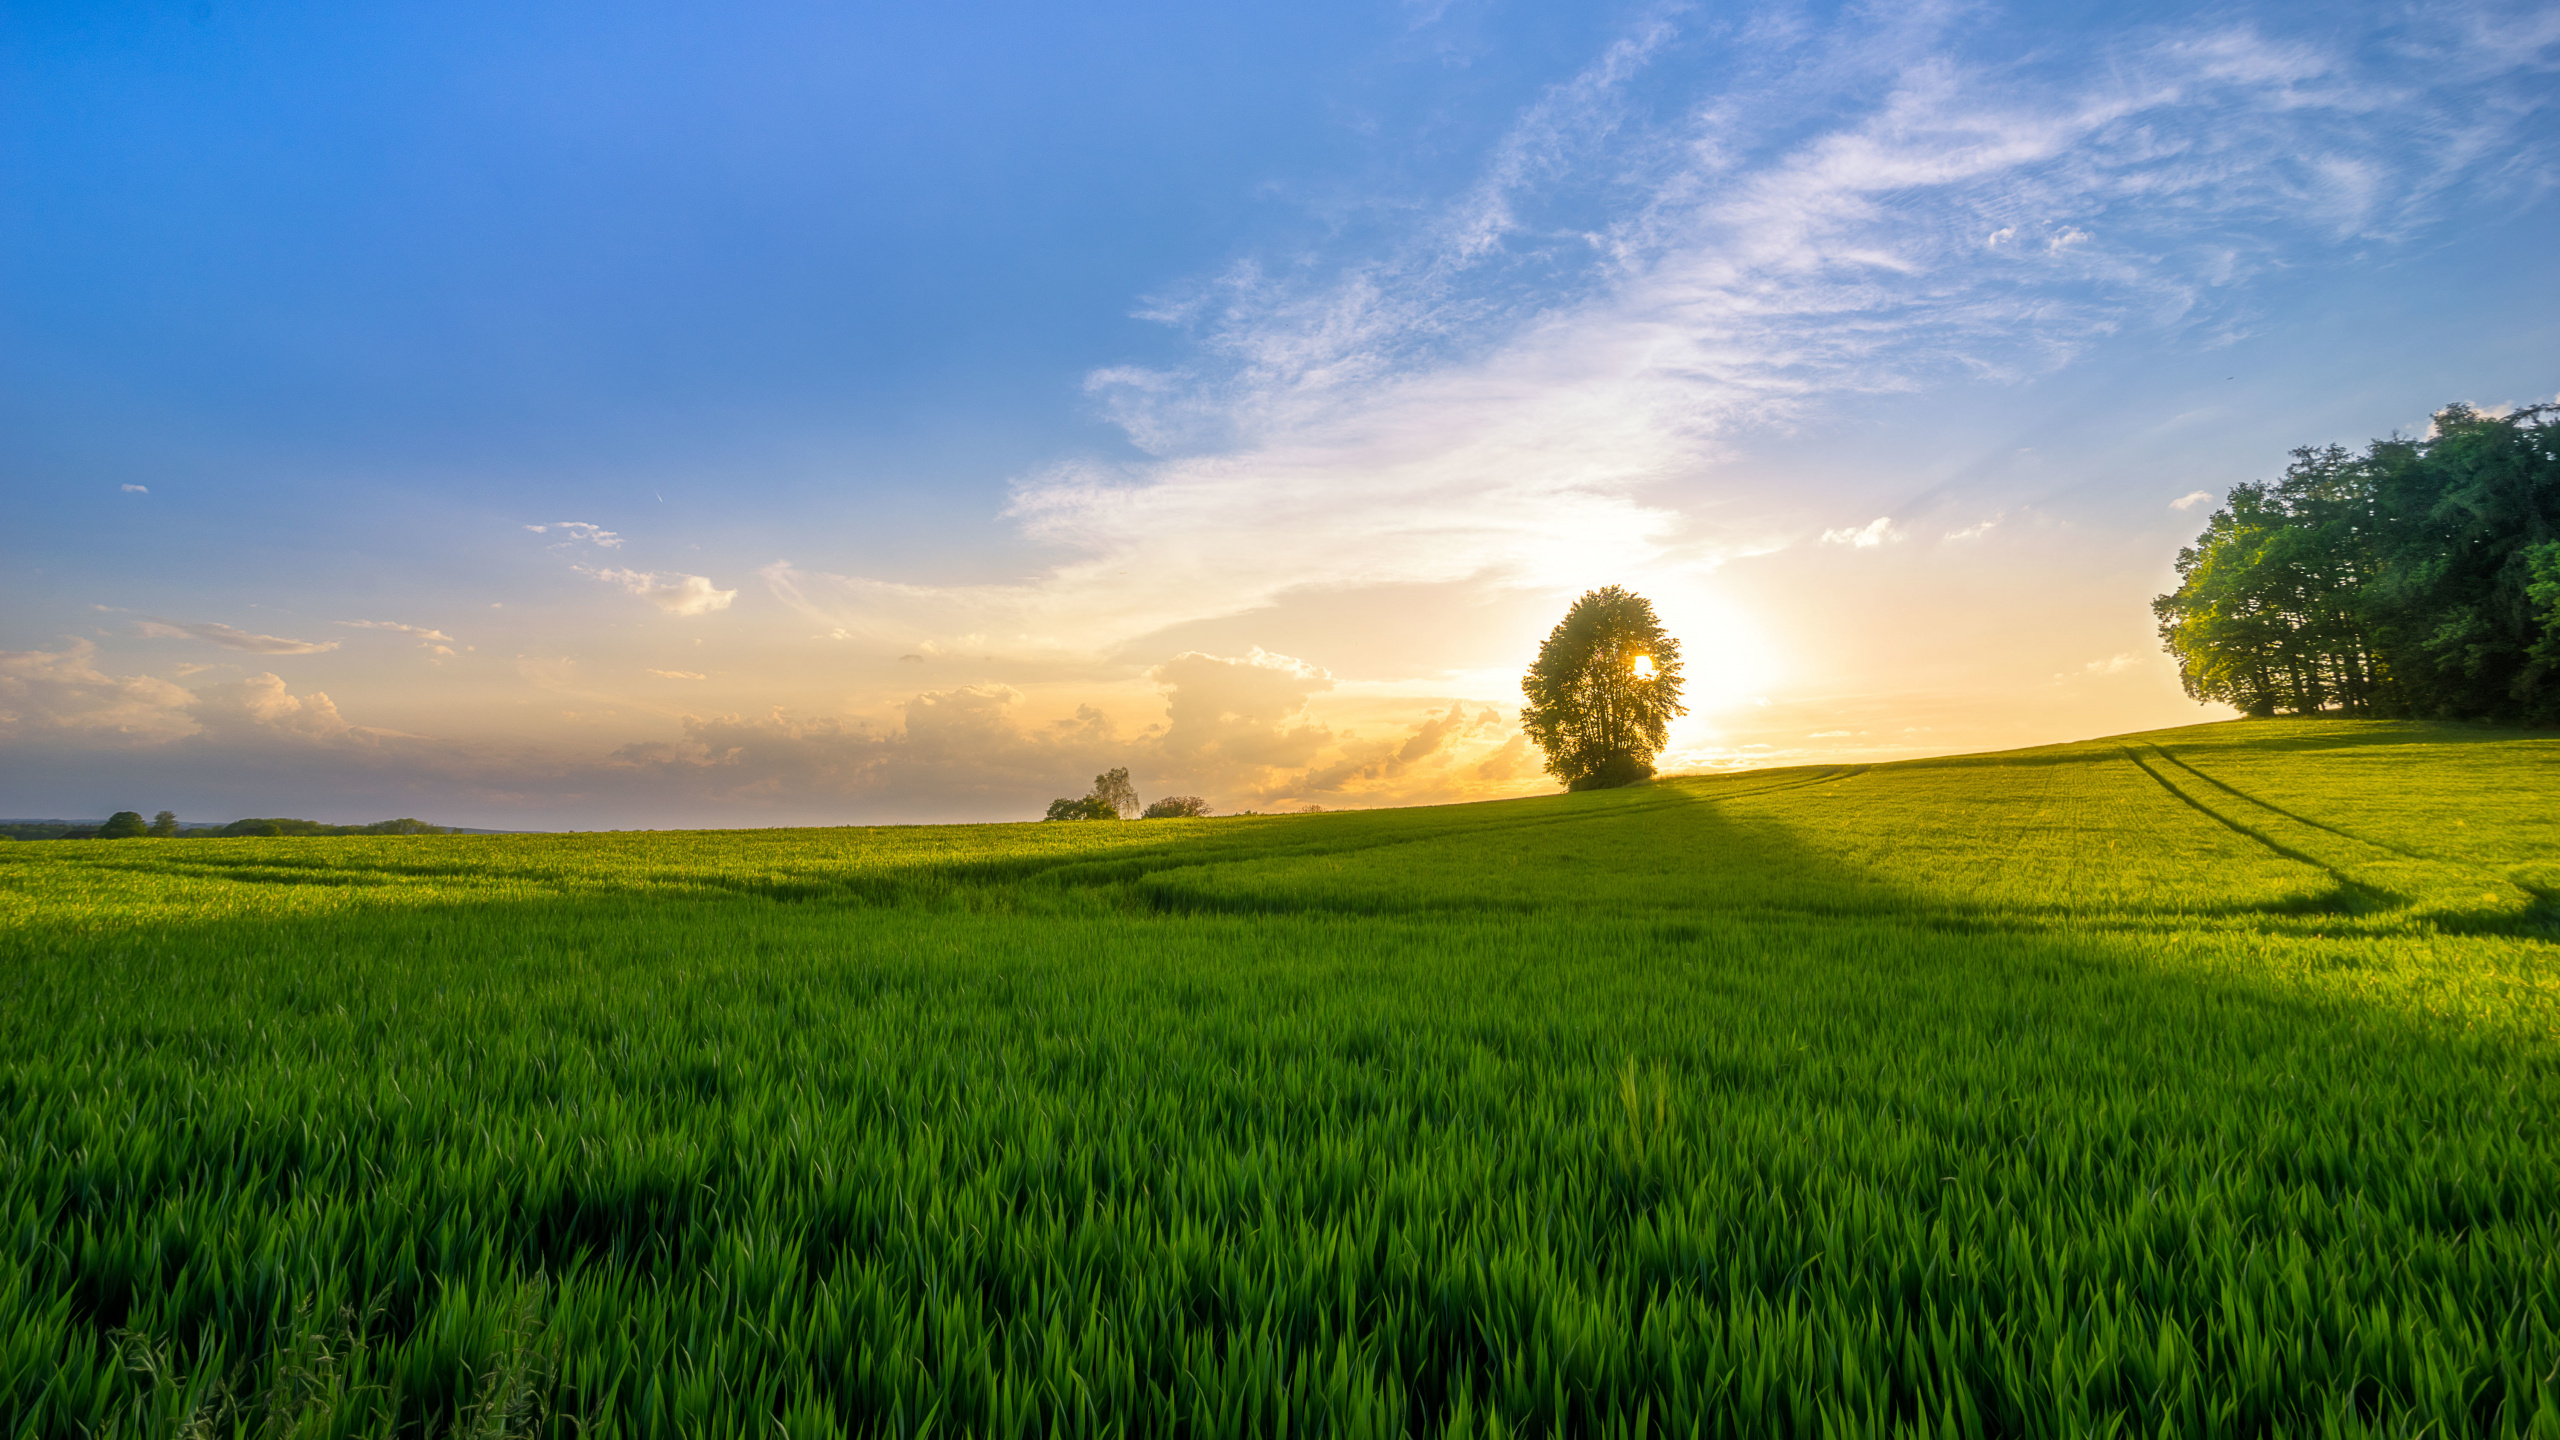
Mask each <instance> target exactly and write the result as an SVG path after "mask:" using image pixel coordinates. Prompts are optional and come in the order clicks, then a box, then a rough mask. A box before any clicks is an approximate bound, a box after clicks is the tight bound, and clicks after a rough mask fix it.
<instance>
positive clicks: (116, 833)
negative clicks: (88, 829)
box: [98, 810, 151, 840]
mask: <svg viewBox="0 0 2560 1440" xmlns="http://www.w3.org/2000/svg"><path fill="white" fill-rule="evenodd" d="M150 833H151V831H150V830H149V828H148V827H146V826H145V825H144V824H143V823H142V812H141V811H139V810H119V811H117V812H116V813H114V814H113V815H110V816H108V817H107V823H106V824H104V825H101V826H99V827H98V838H99V839H101V840H132V839H136V838H139V837H141V836H144V835H148V834H150Z"/></svg>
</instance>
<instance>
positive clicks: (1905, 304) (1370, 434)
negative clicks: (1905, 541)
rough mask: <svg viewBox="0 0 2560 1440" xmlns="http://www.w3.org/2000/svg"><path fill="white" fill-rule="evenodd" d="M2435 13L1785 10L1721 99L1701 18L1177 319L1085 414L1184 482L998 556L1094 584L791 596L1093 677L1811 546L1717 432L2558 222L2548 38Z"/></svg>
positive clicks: (1722, 77)
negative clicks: (1335, 596) (2111, 36)
mask: <svg viewBox="0 0 2560 1440" xmlns="http://www.w3.org/2000/svg"><path fill="white" fill-rule="evenodd" d="M2424 15H2425V17H2426V18H2425V19H2424V20H2423V21H2412V22H2411V23H2410V24H2409V25H2408V26H2406V27H2405V28H2401V29H2396V30H2395V31H2394V32H2393V34H2394V37H2395V38H2393V39H2392V40H2391V41H2390V42H2389V43H2384V44H2374V45H2364V46H2363V47H2362V48H2358V46H2357V45H2356V44H2354V43H2350V42H2349V41H2344V40H2338V39H2335V38H2333V37H2334V36H2335V35H2337V34H2338V33H2340V32H2337V31H2323V32H2321V33H2320V35H2319V36H2316V37H2310V38H2305V37H2300V36H2287V35H2280V34H2274V33H2270V32H2268V31H2266V30H2264V29H2262V28H2259V27H2256V26H2253V25H2251V24H2249V23H2247V22H2245V21H2238V22H2229V23H2225V24H2222V25H2220V26H2218V27H2210V28H2203V29H2198V28H2195V27H2187V28H2184V29H2180V30H2177V31H2175V32H2170V31H2166V30H2164V31H2159V32H2150V33H2131V34H2125V35H2122V36H2120V37H2119V38H2117V39H2116V40H2115V41H2114V43H2112V44H2107V45H2102V46H2099V47H2095V48H2094V49H2092V50H2090V51H2089V52H2087V53H2084V54H2076V55H2071V56H2055V55H2050V54H2042V53H2031V52H2020V51H2015V50H2013V51H2011V52H2009V53H2001V54H1995V53H1987V52H1986V51H1985V50H1984V48H1983V47H1982V46H1980V45H1978V44H1977V43H1975V37H1973V36H1972V35H1971V33H1970V32H1968V31H1966V30H1965V29H1964V28H1963V27H1964V20H1963V16H1962V15H1961V14H1958V13H1957V12H1952V11H1937V10H1925V11H1915V12H1911V13H1910V14H1909V15H1907V16H1906V17H1904V18H1903V19H1900V20H1898V21H1895V22H1893V23H1891V24H1889V25H1886V26H1884V27H1881V28H1878V27H1871V26H1861V25H1853V24H1849V23H1847V22H1844V23H1843V24H1842V25H1841V26H1840V27H1839V28H1838V29H1837V30H1834V31H1821V30H1817V29H1814V28H1812V27H1810V26H1807V25H1805V24H1802V23H1797V22H1788V23H1779V22H1780V20H1781V19H1782V18H1783V17H1779V16H1777V15H1775V13H1774V12H1772V13H1771V14H1768V15H1764V16H1763V17H1761V20H1760V22H1757V25H1756V28H1753V27H1746V28H1752V35H1753V41H1752V43H1751V44H1749V45H1745V44H1742V43H1740V42H1738V41H1732V42H1719V43H1728V44H1729V48H1728V49H1727V50H1725V51H1724V52H1722V53H1721V54H1719V55H1718V57H1717V58H1718V60H1719V62H1720V63H1717V64H1714V65H1701V64H1698V63H1697V62H1698V61H1699V58H1700V55H1701V47H1702V46H1706V45H1708V44H1709V43H1710V42H1707V41H1704V40H1701V39H1699V38H1697V37H1696V36H1693V35H1691V34H1689V33H1688V32H1687V31H1685V30H1684V29H1683V27H1684V26H1693V25H1700V24H1703V23H1705V22H1703V21H1698V20H1694V19H1692V18H1687V17H1681V16H1676V15H1668V14H1664V15H1654V16H1648V17H1645V18H1642V19H1640V20H1639V21H1637V22H1636V23H1634V24H1633V25H1632V26H1631V27H1630V28H1629V29H1628V31H1627V32H1626V33H1625V34H1624V35H1622V36H1621V37H1620V38H1619V39H1618V40H1617V41H1616V42H1614V43H1613V44H1611V45H1609V46H1608V47H1606V49H1605V50H1604V52H1603V53H1602V54H1601V55H1600V56H1599V57H1598V58H1597V59H1595V60H1594V61H1593V62H1592V63H1591V64H1590V65H1589V66H1588V67H1586V68H1585V69H1584V70H1583V71H1582V72H1580V73H1579V74H1576V75H1574V76H1573V77H1571V78H1569V79H1568V80H1566V81H1564V82H1562V83H1560V84H1558V85H1557V86H1555V87H1554V88H1552V89H1551V90H1550V91H1549V92H1548V94H1547V95H1546V96H1545V97H1544V98H1542V99H1541V100H1540V101H1539V102H1537V103H1536V104H1534V105H1532V106H1531V107H1529V109H1528V110H1527V111H1526V112H1524V114H1523V115H1522V116H1521V117H1520V119H1519V121H1518V123H1517V124H1516V125H1515V126H1514V128H1513V130H1512V132H1511V133H1510V134H1509V135H1508V136H1507V137H1506V138H1505V139H1504V140H1503V141H1502V142H1500V143H1499V144H1497V145H1496V146H1495V147H1493V149H1492V151H1491V152H1490V154H1489V157H1488V160H1487V162H1486V164H1485V166H1484V169H1483V170H1482V172H1481V174H1480V176H1479V179H1478V181H1477V183H1476V184H1474V185H1473V186H1471V187H1470V188H1468V189H1467V190H1466V191H1465V192H1464V193H1463V194H1460V195H1458V196H1456V197H1455V198H1454V199H1452V200H1451V201H1450V202H1449V203H1448V204H1447V205H1446V206H1444V207H1443V208H1442V209H1441V210H1440V211H1439V212H1438V213H1437V214H1436V215H1434V216H1432V217H1429V218H1427V219H1426V220H1425V221H1424V222H1423V223H1421V224H1419V225H1418V226H1416V227H1414V229H1413V230H1412V231H1411V232H1410V235H1409V237H1408V239H1407V240H1406V241H1405V242H1404V243H1402V244H1400V245H1398V246H1396V247H1393V248H1392V249H1390V250H1389V251H1388V252H1387V253H1384V254H1377V255H1371V256H1367V257H1353V258H1350V259H1347V260H1344V261H1342V262H1340V263H1339V264H1337V265H1335V266H1333V267H1331V268H1326V267H1322V266H1311V265H1306V264H1298V265H1294V266H1290V267H1287V268H1283V267H1280V266H1277V265H1273V264H1268V263H1258V262H1257V263H1246V264H1241V265H1238V266H1236V267H1235V268H1233V269H1231V270H1230V271H1228V272H1226V273H1224V274H1222V275H1220V276H1218V277H1216V278H1214V279H1212V280H1209V281H1207V282H1204V283H1202V284H1199V285H1196V286H1193V287H1191V288H1189V289H1187V290H1184V291H1180V292H1177V293H1175V294H1172V295H1170V296H1167V297H1165V298H1163V299H1161V300H1159V301H1157V302H1154V303H1152V304H1151V305H1150V306H1149V307H1148V309H1147V311H1146V312H1145V313H1147V314H1149V315H1151V316H1152V317H1154V318H1157V319H1160V320H1163V321H1165V322H1167V323H1170V324H1175V325H1179V326H1182V327H1184V328H1186V329H1187V330H1189V331H1190V332H1191V333H1192V334H1193V336H1194V337H1195V339H1196V340H1197V341H1198V343H1199V357H1198V359H1197V360H1196V361H1195V362H1194V363H1192V364H1190V365H1187V366H1183V367H1178V368H1158V369H1142V368H1131V367H1117V368H1109V369H1104V370H1100V371H1097V372H1095V373H1094V375H1093V376H1092V377H1091V379H1090V382H1089V389H1090V391H1091V393H1092V395H1093V396H1094V399H1095V401H1096V403H1097V404H1098V405H1100V406H1101V407H1102V409H1103V411H1104V413H1105V414H1106V415H1108V416H1109V417H1110V418H1111V419H1112V420H1113V421H1114V422H1116V423H1117V424H1118V425H1120V426H1121V428H1122V429H1123V430H1125V431H1126V432H1127V434H1128V435H1129V436H1130V438H1131V439H1133V440H1134V441H1135V442H1137V443H1138V444H1139V445H1140V446H1141V447H1143V448H1144V449H1146V450H1147V451H1149V452H1151V453H1152V455H1153V457H1154V458H1152V459H1150V460H1146V461H1143V462H1139V463H1135V464H1099V463H1067V464H1061V465H1058V466H1056V467H1053V468H1051V469H1048V470H1045V471H1042V472H1040V473H1037V474H1034V475H1031V476H1028V477H1026V478H1025V479H1023V480H1022V481H1021V482H1020V483H1019V484H1018V486H1017V487H1016V490H1015V493H1014V496H1013V500H1012V503H1011V505H1010V507H1009V509H1008V511H1007V514H1008V516H1009V518H1010V519H1012V520H1013V522H1014V523H1015V524H1016V525H1017V526H1019V527H1020V529H1021V530H1022V531H1023V532H1024V534H1025V535H1026V536H1027V537H1028V538H1030V539H1032V540H1035V541H1038V542H1041V543H1044V544H1048V545H1052V546H1055V547H1057V548H1058V549H1059V550H1060V551H1062V552H1063V553H1064V555H1065V557H1066V558H1064V559H1062V560H1061V561H1060V562H1058V563H1057V564H1055V565H1054V566H1052V567H1051V568H1050V569H1049V570H1047V571H1046V572H1045V573H1043V574H1041V575H1039V576H1037V577H1036V578H1033V579H1031V580H1028V581H1024V582H1018V583H1011V584H992V585H969V586H933V585H915V584H901V583H893V582H887V581H881V580H876V579H869V578H865V577H860V576H844V575H832V574H826V573H822V572H818V571H815V570H812V569H808V568H804V567H801V566H797V565H792V564H788V563H781V564H776V565H774V566H771V567H768V569H767V570H766V571H765V572H764V578H765V579H766V581H767V582H768V584H769V585H770V586H771V587H772V589H773V590H774V592H775V593H776V595H777V596H779V597H780V598H781V599H783V600H784V601H785V602H786V603H789V604H791V605H794V606H795V607H797V608H799V609H800V610H802V611H803V612H804V613H805V614H806V615H807V616H808V617H809V618H811V619H813V620H816V621H819V622H820V623H822V624H823V625H826V626H828V627H831V628H832V630H833V631H834V632H838V633H847V634H855V633H859V634H868V635H874V636H877V637H878V638H880V639H882V640H884V641H892V642H894V643H898V644H902V645H911V644H913V643H915V642H916V641H917V640H918V639H920V638H928V637H956V636H963V635H965V636H968V637H971V640H970V643H971V644H973V645H988V646H993V647H998V648H1006V649H1020V650H1024V651H1054V652H1061V653H1079V654H1095V653H1106V652H1108V651H1109V650H1110V649H1111V648H1112V647H1113V646H1115V645H1117V644H1119V643H1121V642H1124V641H1126V640H1128V639H1130V638H1132V637H1136V636H1142V635H1145V634H1147V633H1150V632H1152V631H1155V630H1160V629H1163V628H1166V627H1169V626H1172V625H1175V624H1179V623H1181V622H1184V621H1188V620H1196V619H1199V618H1201V617H1203V616H1214V615H1232V614H1239V613H1242V612H1246V611H1251V610H1257V609H1262V608H1267V607H1271V606H1274V605H1277V604H1280V603H1283V602H1284V601H1285V600H1286V598H1287V597H1289V596H1291V595H1292V594H1300V593H1304V592H1308V591H1322V590H1347V589H1358V588H1361V587H1365V586H1376V585H1385V584H1390V583H1398V584H1431V583H1447V582H1462V581H1463V582H1474V583H1480V584H1491V585H1501V586H1526V587H1533V588H1541V589H1567V588H1570V587H1572V586H1575V585H1578V584H1581V583H1587V582H1588V581H1589V580H1590V579H1592V578H1594V577H1597V576H1601V575H1607V576H1609V577H1611V578H1615V577H1618V576H1625V575H1630V574H1640V573H1642V572H1643V571H1645V570H1646V569H1647V568H1648V567H1654V568H1659V567H1666V566H1668V567H1686V568H1688V569H1690V570H1695V569H1697V568H1700V567H1705V566H1712V565H1713V564H1715V563H1716V562H1717V561H1718V560H1719V559H1720V558H1722V557H1725V556H1729V555H1733V554H1736V553H1745V552H1748V551H1750V550H1753V549H1766V548H1769V547H1771V546H1773V545H1778V544H1783V543H1789V542H1790V540H1791V539H1795V538H1811V537H1812V536H1813V535H1814V534H1815V533H1819V527H1818V526H1817V525H1812V524H1809V523H1807V521H1806V520H1805V519H1802V518H1796V519H1792V520H1791V519H1790V517H1789V516H1788V515H1787V514H1786V513H1785V510H1784V507H1777V508H1775V509H1774V510H1771V509H1770V508H1769V507H1763V508H1762V509H1761V510H1760V511H1759V512H1757V513H1733V512H1731V510H1730V507H1729V506H1728V505H1726V504H1725V503H1724V497H1720V496H1718V495H1717V493H1716V491H1715V486H1714V478H1715V469H1716V462H1717V460H1718V457H1719V455H1720V453H1722V447H1723V446H1724V445H1726V444H1727V443H1728V441H1729V437H1732V436H1734V435H1736V434H1739V433H1742V432H1745V431H1749V430H1752V429H1755V428H1766V427H1770V426H1785V425H1790V424H1798V423H1803V422H1805V421H1807V420H1808V419H1809V418H1810V417H1813V416H1815V415H1818V414H1820V413H1822V411H1823V410H1824V408H1825V407H1827V406H1833V405H1837V404H1840V403H1842V401H1843V400H1844V398H1846V397H1852V396H1858V395H1873V394H1881V393H1889V392H1897V391H1913V390H1918V389H1921V388H1925V387H1926V386H1928V385H1931V384H1935V383H1942V382H1946V381H1949V380H1951V379H1964V378H1973V379H1990V380H1993V381H1999V380H2003V379H2009V378H2020V377H2030V376H2034V375H2039V374H2042V373H2046V372H2048V371H2051V370H2052V369H2054V368H2056V367H2059V366H2062V365H2066V364H2068V363H2069V362H2070V361H2071V360H2072V359H2073V358H2074V357H2075V356H2076V355H2078V354H2080V353H2081V352H2082V351H2084V350H2085V349H2087V348H2088V347H2090V346H2093V345H2097V344H2100V343H2104V342H2105V341H2107V340H2108V339H2110V338H2111V337H2115V336H2118V335H2122V334H2125V333H2127V332H2129V331H2136V330H2142V331H2150V332H2155V333H2181V334H2186V335H2188V336H2190V337H2193V338H2194V340H2195V341H2196V342H2197V343H2211V342H2212V340H2213V339H2214V337H2217V336H2227V335H2231V334H2237V333H2240V332H2241V331H2243V330H2245V328H2246V327H2247V325H2248V324H2249V323H2250V315H2251V302H2250V300H2249V298H2248V297H2249V287H2250V282H2251V281H2252V280H2253V279H2254V278H2255V277H2256V276H2258V275H2259V274H2261V273H2264V272H2266V271H2269V270H2271V269H2275V268H2280V267H2282V266H2285V265H2288V264H2294V263H2299V262H2300V261H2301V260H2303V259H2304V258H2305V257H2306V256H2311V255H2315V254H2317V253H2320V252H2321V251H2322V250H2323V248H2324V247H2326V248H2327V249H2328V250H2331V251H2335V250H2338V249H2340V248H2342V247H2349V246H2373V245H2391V244H2397V243H2401V242H2403V241H2404V240H2406V239H2407V238H2408V237H2410V236H2412V235H2414V234H2417V233H2419V232H2421V231H2423V230H2424V229H2425V228H2426V227H2427V226H2428V225H2429V224H2430V223H2432V222H2433V219H2434V218H2435V217H2437V216H2438V215H2440V214H2441V213H2443V210H2444V206H2443V204H2442V203H2441V202H2442V197H2443V196H2444V194H2445V193H2446V192H2447V191H2448V190H2451V189H2454V188H2456V187H2461V186H2466V185H2468V186H2473V187H2475V188H2485V189H2494V188H2497V187H2506V188H2507V189H2510V190H2532V189H2535V188H2538V187H2546V186H2548V185H2549V183H2550V179H2551V167H2550V165H2549V164H2548V162H2545V161H2542V160H2539V159H2536V158H2534V157H2533V156H2532V154H2531V153H2529V148H2530V147H2520V146H2519V145H2518V143H2517V137H2518V136H2519V135H2520V134H2522V133H2524V127H2525V126H2526V125H2527V123H2528V121H2530V120H2531V119H2532V117H2533V116H2534V115H2535V114H2536V113H2537V112H2538V111H2539V110H2540V108H2541V107H2543V106H2544V105H2546V104H2547V103H2548V100H2547V99H2546V98H2545V97H2546V95H2547V93H2548V82H2549V76H2550V73H2551V71H2552V69H2553V67H2554V63H2555V53H2554V45H2555V42H2560V27H2555V26H2554V25H2553V24H2552V23H2551V22H2550V20H2549V18H2548V16H2547V15H2545V14H2543V13H2541V12H2536V11H2532V10H2529V9H2525V8H2520V7H2519V8H2515V9H2513V10H2512V11H2511V12H2493V11H2490V10H2485V9H2476V8H2460V7H2443V8H2439V9H2433V10H2429V11H2426V12H2424ZM2501 17H2503V18H2501ZM2378 24H2379V22H2378V20H2377V26H2378ZM2405 37H2423V38H2405ZM1691 75H1712V76H1714V77H1716V78H1715V80H1714V82H1713V83H1712V84H1709V85H1705V86H1698V85H1694V84H1692V83H1691V82H1690V81H1689V79H1688V78H1687V77H1689V76H1691ZM1806 498H1808V499H1810V498H1813V497H1806ZM1890 533H1891V531H1890V526H1885V527H1883V528H1878V527H1877V526H1873V525H1871V526H1868V527H1864V528H1862V529H1855V530H1850V531H1845V532H1842V531H1834V532H1831V533H1829V534H1826V535H1824V536H1823V538H1826V539H1832V540H1835V541H1838V542H1840V543H1846V544H1851V545H1853V546H1854V545H1868V546H1872V545H1875V544H1879V543H1881V542H1882V541H1883V540H1884V539H1885V538H1887V536H1888V535H1889V534H1890Z"/></svg>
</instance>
